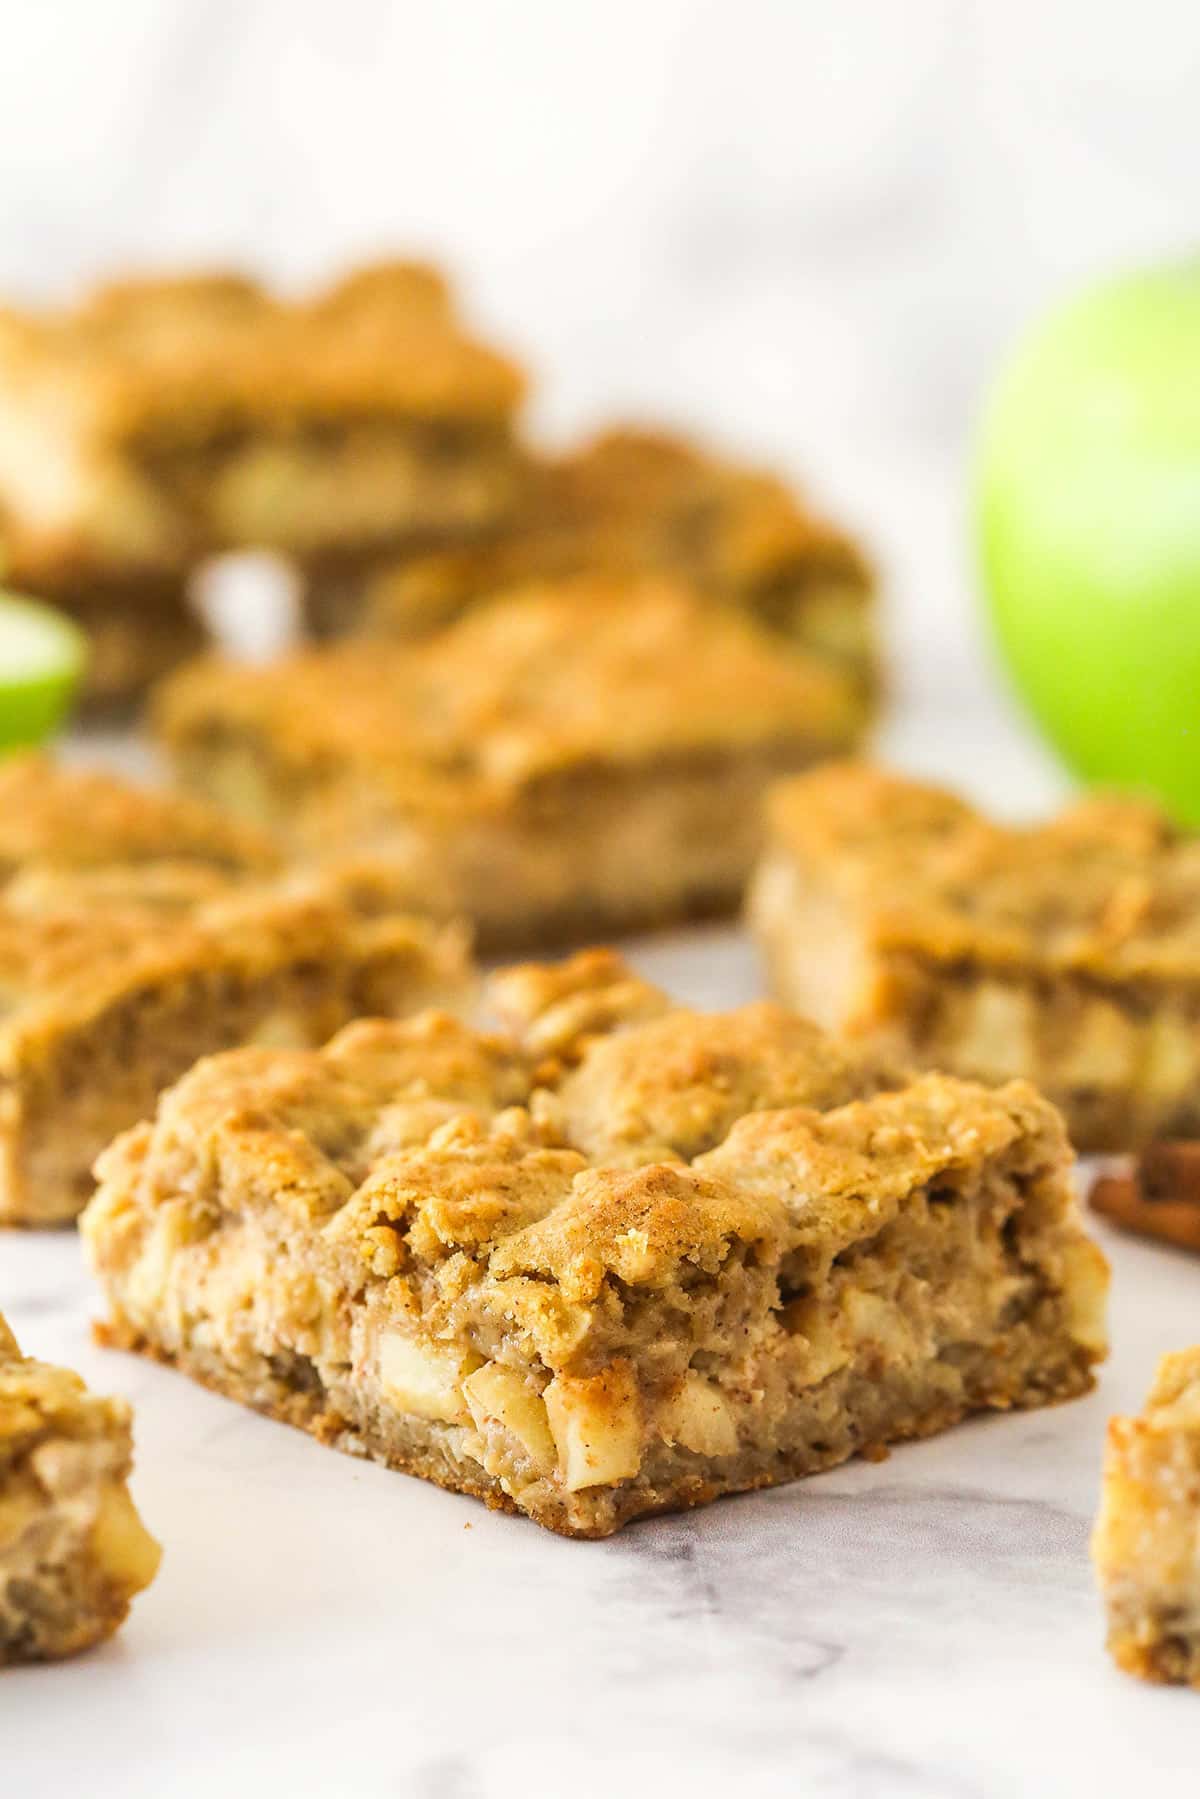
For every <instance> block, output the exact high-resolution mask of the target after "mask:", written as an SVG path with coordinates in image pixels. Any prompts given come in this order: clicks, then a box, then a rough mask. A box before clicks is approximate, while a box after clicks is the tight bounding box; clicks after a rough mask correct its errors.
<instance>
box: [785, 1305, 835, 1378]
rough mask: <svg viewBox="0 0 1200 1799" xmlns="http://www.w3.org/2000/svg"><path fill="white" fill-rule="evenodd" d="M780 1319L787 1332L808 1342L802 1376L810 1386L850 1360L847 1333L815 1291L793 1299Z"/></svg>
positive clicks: (833, 1372)
mask: <svg viewBox="0 0 1200 1799" xmlns="http://www.w3.org/2000/svg"><path fill="white" fill-rule="evenodd" d="M779 1322H780V1324H781V1325H782V1326H783V1328H784V1330H785V1331H788V1332H789V1333H790V1334H791V1335H792V1336H794V1337H803V1338H804V1339H805V1341H806V1342H807V1344H808V1354H807V1356H806V1357H805V1359H804V1368H803V1376H802V1378H803V1384H804V1385H805V1386H806V1387H815V1386H818V1385H819V1384H820V1382H821V1381H823V1380H826V1379H827V1378H828V1377H829V1375H831V1374H836V1373H837V1371H838V1369H839V1368H844V1367H845V1366H846V1363H847V1362H848V1361H849V1360H850V1345H849V1343H848V1342H847V1341H846V1335H845V1332H844V1331H839V1330H837V1329H835V1328H834V1321H833V1319H832V1318H831V1317H830V1315H829V1311H828V1309H827V1308H826V1307H825V1306H823V1305H822V1304H821V1302H820V1300H819V1299H817V1298H815V1297H814V1296H813V1295H812V1294H810V1293H806V1294H805V1295H804V1296H803V1297H802V1298H800V1299H793V1300H790V1301H789V1302H788V1304H787V1305H785V1306H784V1308H783V1310H782V1311H781V1313H780V1315H779Z"/></svg>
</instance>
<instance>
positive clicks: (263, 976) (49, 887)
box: [0, 757, 470, 1225]
mask: <svg viewBox="0 0 1200 1799" xmlns="http://www.w3.org/2000/svg"><path fill="white" fill-rule="evenodd" d="M364 882H365V875H364V872H363V870H362V868H361V867H360V868H358V869H357V870H356V873H355V877H354V880H353V881H351V882H349V883H348V884H347V883H345V882H343V879H342V877H341V875H339V874H338V873H337V872H336V871H335V870H333V869H332V868H330V869H328V870H325V871H321V870H317V869H313V870H312V871H310V872H306V873H304V874H287V873H286V872H283V871H281V869H280V867H279V852H278V849H277V848H276V846H275V845H274V844H273V843H272V842H271V840H270V839H269V838H267V837H264V836H263V835H262V834H261V833H260V832H257V831H254V830H251V829H250V828H249V827H246V826H243V825H237V824H234V823H231V822H230V821H228V820H226V819H225V818H224V817H223V816H222V815H221V814H220V813H218V812H215V811H213V810H212V809H211V808H209V807H207V806H205V805H202V804H201V803H199V802H197V801H195V800H190V799H187V798H186V797H182V796H178V795H175V794H170V793H155V792H151V791H148V790H144V789H141V788H138V787H136V786H134V785H133V784H131V783H129V782H126V781H123V780H120V779H118V778H116V777H114V776H111V775H107V774H102V773H95V772H90V773H89V772H80V771H74V770H71V769H67V768H64V767H60V766H57V765H56V764H54V763H51V762H48V761H44V760H43V759H41V758H39V757H24V758H17V759H16V760H14V761H13V762H10V763H8V764H6V765H5V767H4V769H3V770H2V771H0V1224H22V1225H44V1224H56V1223H64V1222H66V1221H68V1220H69V1219H71V1218H73V1217H74V1216H75V1215H76V1214H77V1213H78V1211H79V1210H80V1208H81V1207H82V1205H83V1204H84V1202H85V1200H86V1199H87V1197H88V1195H89V1193H90V1191H91V1166H92V1162H93V1161H94V1159H95V1157H96V1156H97V1155H98V1154H99V1153H100V1151H101V1150H102V1149H103V1148H104V1146H105V1144H106V1143H108V1142H109V1141H111V1139H112V1138H113V1137H114V1136H115V1135H116V1133H117V1132H118V1131H120V1130H124V1129H126V1128H127V1127H128V1126H129V1125H131V1124H134V1123H136V1122H137V1120H138V1118H139V1117H141V1116H143V1115H144V1114H145V1113H146V1112H147V1111H148V1110H149V1109H150V1108H152V1107H153V1105H154V1101H155V1098H156V1097H157V1095H158V1093H159V1092H160V1090H161V1089H162V1088H163V1087H165V1086H168V1085H169V1084H170V1083H171V1082H172V1081H174V1080H176V1079H178V1077H179V1076H180V1075H181V1074H183V1073H184V1072H185V1071H186V1070H187V1069H188V1068H189V1067H190V1066H191V1064H192V1063H193V1062H194V1061H196V1059H197V1058H198V1057H199V1056H201V1055H205V1054H207V1053H208V1052H209V1051H212V1050H218V1049H227V1048H230V1047H232V1046H233V1045H235V1044H238V1043H247V1042H264V1043H276V1044H281V1045H287V1044H292V1045H304V1044H317V1043H321V1042H323V1041H324V1039H325V1038H326V1037H328V1036H330V1035H331V1034H332V1033H333V1032H334V1031H335V1030H337V1029H339V1028H340V1027H341V1026H342V1025H344V1024H346V1023H347V1022H348V1021H349V1020H350V1019H352V1018H355V1017H358V1016H360V1015H361V1014H363V1013H371V1014H377V1013H378V1014H385V1015H391V1014H394V1013H398V1012H403V1011H406V1010H412V1009H415V1008H418V1007H421V1006H425V1005H430V1004H433V1003H439V1004H445V1005H451V1004H457V1003H460V1001H461V1000H462V999H463V998H464V997H465V995H466V993H467V991H468V989H469V985H470V979H469V967H470V964H469V958H468V954H467V949H466V939H465V936H464V934H463V933H462V931H461V930H460V929H459V928H458V927H457V926H455V925H453V924H444V925H431V924H429V923H427V922H426V921H425V920H423V919H420V918H414V917H411V916H409V915H408V914H407V913H406V912H405V911H403V910H401V909H399V907H398V906H396V905H393V904H389V903H388V902H387V894H386V883H385V884H384V886H383V887H381V888H380V889H379V891H378V892H376V893H375V894H374V895H373V897H372V900H371V903H370V904H367V903H366V902H365V901H364V900H363V899H362V893H363V889H364ZM351 889H353V891H351Z"/></svg>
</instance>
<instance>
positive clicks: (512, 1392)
mask: <svg viewBox="0 0 1200 1799" xmlns="http://www.w3.org/2000/svg"><path fill="white" fill-rule="evenodd" d="M462 1390H463V1397H464V1399H465V1400H466V1402H467V1405H468V1406H469V1407H470V1411H471V1416H472V1418H473V1419H474V1420H475V1428H476V1429H477V1430H482V1429H483V1427H484V1425H485V1424H488V1423H490V1422H492V1421H493V1420H494V1421H495V1422H496V1423H497V1424H500V1425H502V1426H503V1427H504V1429H505V1430H507V1431H510V1432H511V1433H512V1435H513V1436H514V1437H516V1439H517V1441H518V1442H519V1443H520V1445H521V1447H522V1448H523V1449H524V1451H525V1453H526V1455H527V1456H528V1457H529V1459H530V1461H531V1462H532V1463H533V1465H534V1467H535V1468H536V1469H537V1470H538V1472H539V1474H549V1473H550V1471H551V1470H552V1469H553V1468H554V1466H555V1464H556V1462H557V1460H558V1453H557V1450H556V1448H555V1443H554V1438H553V1436H552V1435H551V1432H550V1421H549V1419H548V1418H547V1416H546V1405H545V1401H544V1400H543V1399H542V1397H541V1395H540V1394H539V1393H535V1392H534V1391H533V1388H532V1387H530V1386H528V1385H527V1384H526V1383H525V1381H524V1380H522V1378H521V1376H520V1375H519V1374H518V1373H517V1371H516V1369H515V1368H506V1367H505V1366H504V1365H503V1363H502V1362H485V1363H484V1364H483V1367H482V1368H477V1369H476V1370H475V1372H474V1374H470V1375H468V1376H467V1378H466V1380H465V1381H464V1382H463V1387H462Z"/></svg>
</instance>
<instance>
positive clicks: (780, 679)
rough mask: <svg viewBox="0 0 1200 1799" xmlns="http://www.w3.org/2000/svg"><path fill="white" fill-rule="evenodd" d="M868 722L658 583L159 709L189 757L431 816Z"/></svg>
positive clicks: (200, 685)
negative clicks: (325, 785)
mask: <svg viewBox="0 0 1200 1799" xmlns="http://www.w3.org/2000/svg"><path fill="white" fill-rule="evenodd" d="M857 722H858V721H857V708H856V706H855V704H854V702H853V700H852V698H851V696H850V695H849V694H848V693H847V689H846V685H845V683H844V681H841V680H839V679H838V678H837V677H836V676H835V675H833V674H832V673H830V672H829V671H828V670H826V669H824V668H822V667H820V666H819V665H817V664H815V663H813V662H811V661H809V660H807V659H805V658H801V657H799V656H795V657H786V658H784V657H780V656H779V655H778V653H777V650H776V649H775V648H774V646H773V644H772V642H771V640H770V639H768V638H767V637H766V635H765V634H764V633H763V632H762V631H761V629H760V628H758V627H756V626H754V625H753V624H752V623H751V622H750V621H749V620H747V619H742V618H739V617H737V616H735V615H734V614H733V613H732V612H725V611H724V610H722V609H719V608H716V607H712V606H709V605H706V604H704V603H703V602H701V601H700V600H699V599H698V598H697V596H696V595H694V594H693V593H691V592H690V591H689V590H687V589H685V588H681V587H677V586H674V585H672V584H671V583H670V582H667V581H660V580H656V579H654V578H651V577H631V578H629V579H628V580H619V579H616V578H613V577H604V576H594V577H580V578H579V579H577V580H570V581H563V582H560V583H556V584H547V585H545V586H541V587H536V586H535V587H531V588H530V589H528V590H527V591H526V592H524V593H522V594H521V595H519V596H513V597H512V598H510V599H507V600H505V601H504V602H503V603H499V604H495V605H487V606H481V607H479V608H478V609H476V610H475V611H473V612H471V613H469V614H467V615H466V616H465V617H464V618H463V619H461V620H460V621H458V622H457V623H456V624H455V625H453V626H451V627H450V628H449V629H447V630H446V631H444V632H441V633H439V634H438V635H437V636H435V637H432V638H429V639H424V640H421V641H418V642H414V643H389V644H380V643H364V642H359V643H349V644H345V645H339V646H336V647H334V648H332V649H326V650H316V651H309V652H307V653H303V654H301V655H298V656H294V657H292V658H290V659H287V660H285V661H283V662H281V663H279V664H276V665H274V666H272V667H268V668H249V667H236V666H233V665H230V664H228V663H224V662H221V661H208V662H202V663H199V664H197V665H195V666H193V667H192V668H190V669H188V670H185V671H184V672H183V673H181V674H180V675H179V676H178V677H176V678H175V679H174V680H173V681H171V682H169V683H168V684H167V686H166V687H165V689H164V690H163V692H162V694H161V697H160V703H159V707H158V723H159V727H160V729H161V732H162V734H163V736H164V738H165V739H166V741H167V743H168V745H169V746H171V747H172V748H173V749H175V750H176V751H183V750H185V749H186V747H187V745H188V743H189V742H190V741H193V740H195V741H198V742H203V741H204V740H206V739H214V738H216V739H221V740H223V741H234V742H235V741H238V740H242V741H246V742H248V743H249V744H251V745H257V746H259V747H260V748H261V750H262V753H263V754H264V755H265V756H266V757H267V758H268V760H269V762H270V764H271V766H272V768H273V769H274V770H275V772H276V773H277V774H279V775H280V776H286V777H287V778H295V779H304V778H307V779H308V780H310V781H312V782H313V783H319V782H321V781H322V780H325V779H328V777H329V775H330V772H331V771H338V770H342V771H345V770H350V771H354V770H359V771H362V772H364V773H366V774H369V775H370V777H371V780H372V782H373V783H374V784H375V786H377V787H378V786H379V785H380V783H386V784H387V786H388V790H389V792H390V793H391V794H392V796H393V798H394V800H395V801H396V803H398V804H400V805H404V806H412V807H420V808H425V809H429V810H431V811H436V810H438V809H445V810H448V811H456V810H461V809H464V808H470V807H473V806H474V807H486V806H487V805H488V804H489V803H491V802H494V801H495V800H496V799H497V798H498V797H499V796H502V795H505V794H511V793H513V792H515V791H518V790H526V791H529V790H532V789H533V788H534V787H535V785H536V783H538V782H539V781H540V780H543V779H545V778H546V777H548V776H551V775H553V774H554V773H556V772H557V771H560V770H563V769H567V768H587V769H595V770H598V771H603V770H604V769H605V768H613V767H618V768H619V767H620V766H622V765H625V764H629V763H636V762H638V761H640V760H644V759H647V758H652V757H668V756H673V755H680V756H702V755H704V754H707V753H714V754H715V753H728V752H730V751H731V750H735V749H736V750H754V749H767V750H769V749H770V748H772V747H773V746H776V745H780V744H795V743H796V742H800V743H807V742H809V741H811V742H813V743H822V744H828V743H830V742H831V741H832V742H835V743H837V742H846V741H848V740H849V738H850V737H851V736H852V735H853V733H854V731H855V729H856V728H857Z"/></svg>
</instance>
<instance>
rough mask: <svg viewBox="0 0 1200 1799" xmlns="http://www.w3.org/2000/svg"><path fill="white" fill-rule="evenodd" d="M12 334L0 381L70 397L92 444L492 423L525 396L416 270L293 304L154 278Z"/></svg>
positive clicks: (0, 333)
mask: <svg viewBox="0 0 1200 1799" xmlns="http://www.w3.org/2000/svg"><path fill="white" fill-rule="evenodd" d="M2 324H3V329H2V330H0V371H4V372H5V373H7V376H8V379H9V380H11V381H13V382H14V383H17V384H18V385H19V388H20V390H21V391H23V392H25V393H26V394H31V393H36V392H38V391H39V389H40V391H43V392H44V393H45V395H46V396H47V398H49V397H51V396H55V395H57V396H60V397H61V398H62V399H63V400H64V401H65V402H66V403H67V404H68V405H69V406H70V408H71V412H72V415H73V417H74V419H75V421H76V423H77V426H78V428H79V430H80V431H81V432H82V433H83V435H84V436H85V437H86V438H87V439H88V440H89V441H91V442H98V441H104V442H108V443H111V442H113V441H115V440H118V439H121V440H128V439H131V438H137V437H140V436H143V435H144V434H146V433H164V434H166V435H167V436H168V437H169V436H172V435H174V434H176V433H178V432H180V431H186V432H187V433H189V434H190V435H192V436H193V437H195V436H197V435H201V434H203V433H205V432H209V431H213V430H216V429H222V430H229V429H231V428H233V427H235V426H237V427H243V428H247V427H253V426H258V425H261V424H263V423H265V422H272V423H274V422H278V421H280V420H294V419H296V418H298V417H317V418H320V417H327V416H330V415H333V416H335V417H337V418H339V419H343V420H344V419H345V418H346V416H347V415H349V414H354V413H357V414H359V415H361V416H369V417H372V418H379V417H381V416H388V415H391V416H395V417H402V418H412V417H418V418H430V419H445V420H463V421H472V420H475V421H483V422H492V421H495V420H498V419H506V418H508V417H509V416H510V415H511V413H512V412H513V410H514V408H515V406H516V405H517V403H518V401H519V400H520V397H521V392H522V381H521V377H520V375H519V373H518V371H517V370H516V368H515V367H514V366H513V364H512V363H510V362H508V361H506V360H505V359H504V358H503V357H501V356H498V355H497V354H495V352H493V351H491V350H488V349H485V348H484V347H483V346H482V345H481V344H479V343H476V342H474V341H472V340H471V339H470V338H469V337H468V336H467V335H466V334H465V333H464V332H463V331H462V330H461V328H460V327H459V326H458V324H457V322H456V321H455V319H454V317H453V314H452V312H451V311H450V309H449V307H448V305H447V304H446V297H445V288H444V285H443V283H442V280H441V277H440V276H439V275H438V274H437V272H436V271H434V270H423V269H421V268H420V267H419V266H417V265H404V264H392V265H386V264H385V265H381V266H380V267H378V268H376V269H370V268H366V269H362V270H359V271H358V272H357V273H356V274H354V275H352V276H349V277H346V278H344V279H343V280H342V281H340V282H339V283H337V284H336V285H335V286H334V287H333V288H332V289H331V290H330V291H329V292H328V293H324V294H321V293H318V294H316V295H315V296H314V297H313V298H311V299H304V300H296V301H293V300H288V299H285V298H283V297H281V296H275V295H272V294H270V293H268V292H267V291H266V290H265V289H264V288H262V287H260V286H258V284H257V283H255V282H253V281H252V280H250V279H249V278H247V277H244V276H239V275H212V276H191V277H189V276H166V277H153V276H151V277H147V278H144V279H140V280H139V279H130V280H126V281H122V282H120V283H116V284H112V285H109V286H107V287H104V288H101V289H100V290H99V291H98V292H97V293H96V294H95V295H94V296H92V297H91V298H89V299H85V300H84V301H83V303H82V304H81V305H80V306H78V307H77V308H75V309H73V310H67V311H65V312H62V313H59V314H57V315H56V314H51V313H44V314H40V315H34V314H27V315H14V314H12V313H9V314H7V315H6V316H5V317H4V319H3V321H2Z"/></svg>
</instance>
